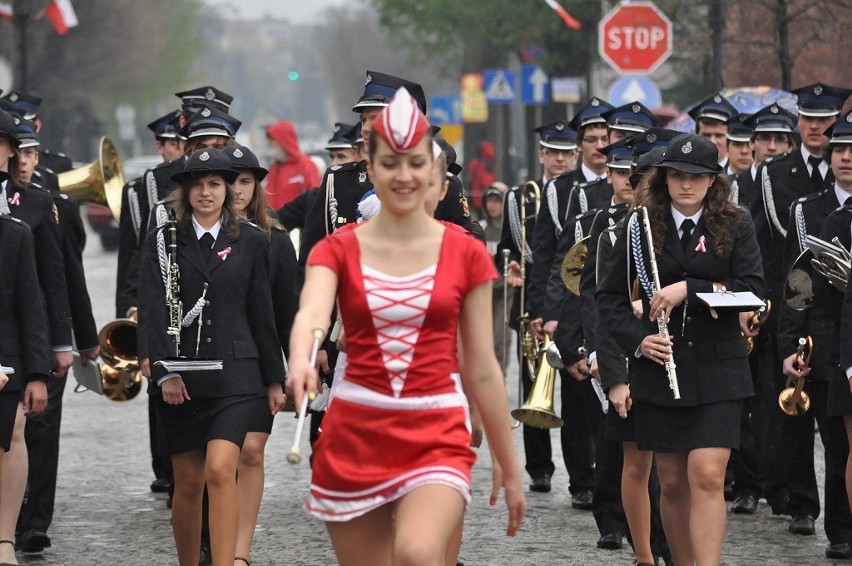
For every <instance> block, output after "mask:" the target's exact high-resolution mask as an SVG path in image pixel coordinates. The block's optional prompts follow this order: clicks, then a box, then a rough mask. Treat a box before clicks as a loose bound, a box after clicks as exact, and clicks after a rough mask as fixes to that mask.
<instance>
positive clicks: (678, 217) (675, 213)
mask: <svg viewBox="0 0 852 566" xmlns="http://www.w3.org/2000/svg"><path fill="white" fill-rule="evenodd" d="M669 208H670V209H671V211H672V219H673V220H674V224H675V226H677V234H678V236H682V235H683V230H681V229H680V225H681V224H683V221H684V220H686V219H687V218H691V219H692V221H693V222H695V225H696V226H698V221H699V220H701V215H702V214H704V207H703V206H702V207H701V208H700V209H699V210H698V212H696V213H695V214H693V215H692V216H684V215H683V214H682V213H681V212H680V211H679V210H677V209H676V208H675V207H674V206H672V205H669Z"/></svg>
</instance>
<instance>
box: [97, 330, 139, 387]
mask: <svg viewBox="0 0 852 566" xmlns="http://www.w3.org/2000/svg"><path fill="white" fill-rule="evenodd" d="M136 330H137V324H136V319H135V318H119V319H116V320H114V321H112V322H110V323H109V324H107V325H106V326H104V327H103V328H101V331H100V332H99V333H98V341H99V342H100V346H101V359H102V360H103V362H104V365H103V366H102V367H101V384H102V385H103V389H104V397H106V398H107V399H110V400H112V401H129V400H130V399H133V398H134V397H136V396H137V395H138V394H139V392H140V391H141V390H142V375H141V373H140V371H139V358H138V357H137V350H136V334H137V333H136Z"/></svg>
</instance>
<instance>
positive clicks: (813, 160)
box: [808, 155, 822, 192]
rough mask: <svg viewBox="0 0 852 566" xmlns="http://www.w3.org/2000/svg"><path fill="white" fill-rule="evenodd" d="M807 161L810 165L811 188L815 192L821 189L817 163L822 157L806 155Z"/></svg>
mask: <svg viewBox="0 0 852 566" xmlns="http://www.w3.org/2000/svg"><path fill="white" fill-rule="evenodd" d="M808 163H810V165H811V189H813V191H814V192H816V191H819V190H821V189H822V174H821V173H820V172H819V164H820V163H822V159H820V158H819V157H814V156H813V155H810V156H808Z"/></svg>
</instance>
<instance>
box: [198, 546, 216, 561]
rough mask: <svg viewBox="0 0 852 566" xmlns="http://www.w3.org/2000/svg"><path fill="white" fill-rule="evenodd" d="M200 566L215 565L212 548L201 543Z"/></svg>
mask: <svg viewBox="0 0 852 566" xmlns="http://www.w3.org/2000/svg"><path fill="white" fill-rule="evenodd" d="M198 556H199V559H198V566H211V565H212V564H213V556H212V555H211V554H210V546H209V543H208V545H205V544H204V543H203V542H202V543H201V553H200V554H199V555H198Z"/></svg>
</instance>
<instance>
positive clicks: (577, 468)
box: [518, 340, 600, 494]
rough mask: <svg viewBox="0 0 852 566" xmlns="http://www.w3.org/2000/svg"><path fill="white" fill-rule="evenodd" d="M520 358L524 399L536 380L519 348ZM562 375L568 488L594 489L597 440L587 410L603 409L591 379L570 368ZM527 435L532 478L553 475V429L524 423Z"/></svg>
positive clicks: (528, 464) (563, 454)
mask: <svg viewBox="0 0 852 566" xmlns="http://www.w3.org/2000/svg"><path fill="white" fill-rule="evenodd" d="M518 343H520V340H518ZM519 348H520V346H519ZM518 359H519V365H520V368H521V379H522V383H523V393H524V399H526V398H527V396H528V395H529V393H530V390H531V389H532V380H531V379H530V376H529V371H528V369H527V363H526V360H524V359H523V357H522V356H521V354H520V350H519V351H518ZM559 374H560V378H561V386H562V410H561V415H560V416H561V417H562V420H563V421H564V423H563V425H562V429H561V431H560V432H561V440H562V458H563V460H564V462H565V468H566V469H567V470H568V476H569V478H570V483H569V488H568V489H569V491H570V492H571V493H572V494H575V493H579V492H581V491H591V490H593V489H594V485H595V475H594V443H593V440H592V430H591V428H590V427H589V422H590V419H589V417H588V415H587V411H589V410H593V409H594V408H595V405H597V409H598V411H600V404H599V403H598V400H597V397H595V394H594V391H593V390H592V387H591V384H590V383H589V382H588V381H585V382H578V381H576V380H574V379H573V378H572V377H571V376H570V375H568V372H566V371H560V372H559ZM523 436H524V454H525V456H526V466H525V468H526V470H527V473H528V474H529V475H530V477H532V478H538V477H541V476H543V475H544V474H547V475H550V476H552V475H553V472H554V470H555V466H554V465H553V459H552V450H551V445H550V430H548V429H540V428H536V427H531V426H526V425H524V427H523Z"/></svg>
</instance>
